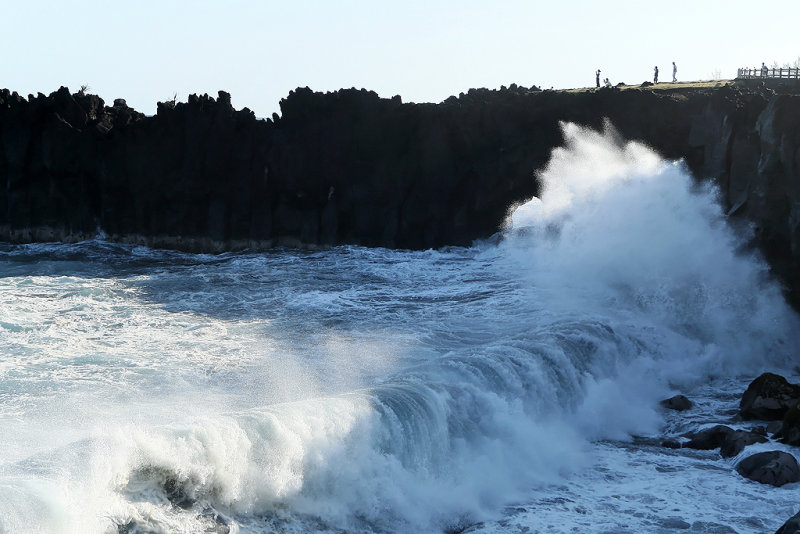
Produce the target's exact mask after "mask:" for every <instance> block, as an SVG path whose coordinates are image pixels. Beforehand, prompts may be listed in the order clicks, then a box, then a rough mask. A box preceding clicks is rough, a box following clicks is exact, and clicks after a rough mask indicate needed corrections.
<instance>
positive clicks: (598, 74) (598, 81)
mask: <svg viewBox="0 0 800 534" xmlns="http://www.w3.org/2000/svg"><path fill="white" fill-rule="evenodd" d="M594 74H595V77H596V78H595V81H596V83H597V87H600V69H597V72H595V73H594Z"/></svg>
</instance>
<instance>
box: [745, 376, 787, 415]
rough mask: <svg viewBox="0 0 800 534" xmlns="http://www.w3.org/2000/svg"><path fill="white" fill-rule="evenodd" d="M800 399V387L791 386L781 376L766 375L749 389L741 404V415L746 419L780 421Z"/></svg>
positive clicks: (759, 378)
mask: <svg viewBox="0 0 800 534" xmlns="http://www.w3.org/2000/svg"><path fill="white" fill-rule="evenodd" d="M798 398H800V386H798V385H796V384H790V383H789V382H788V381H787V380H786V379H785V378H784V377H782V376H780V375H776V374H773V373H764V374H762V375H761V376H759V377H758V378H756V379H755V380H753V381H752V382H751V383H750V385H749V386H748V387H747V390H746V391H745V392H744V394H743V395H742V400H741V402H740V403H739V413H740V414H741V416H742V417H743V418H744V419H761V420H766V421H775V420H780V419H783V417H784V415H785V414H786V411H787V410H788V409H789V408H790V407H792V406H793V405H795V404H796V403H797V399H798Z"/></svg>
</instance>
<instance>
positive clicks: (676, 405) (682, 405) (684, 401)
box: [661, 395, 693, 412]
mask: <svg viewBox="0 0 800 534" xmlns="http://www.w3.org/2000/svg"><path fill="white" fill-rule="evenodd" d="M661 406H663V407H664V408H666V409H668V410H675V411H678V412H682V411H684V410H689V409H690V408H691V407H692V406H693V404H692V401H690V400H689V399H688V398H686V396H685V395H675V396H674V397H670V398H668V399H664V400H662V401H661Z"/></svg>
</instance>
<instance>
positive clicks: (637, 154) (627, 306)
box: [0, 124, 800, 533]
mask: <svg viewBox="0 0 800 534" xmlns="http://www.w3.org/2000/svg"><path fill="white" fill-rule="evenodd" d="M563 133H564V139H565V141H564V146H562V147H560V148H558V149H556V150H554V151H553V153H552V156H551V159H550V161H549V163H548V164H547V165H546V167H545V168H543V169H539V170H536V172H537V173H538V178H539V180H540V181H541V183H542V184H543V185H542V193H541V195H540V198H534V199H531V200H530V201H528V202H526V203H523V204H520V205H518V206H510V207H509V216H508V220H507V222H506V225H505V227H504V228H503V229H502V230H501V231H500V232H499V233H498V234H497V235H496V236H495V237H494V238H492V239H490V240H487V241H485V242H478V243H475V244H474V245H473V246H471V247H468V248H447V249H442V250H436V251H433V250H428V251H403V250H387V249H368V248H362V247H355V246H348V247H336V248H333V249H330V250H324V251H309V250H288V249H279V250H271V251H267V252H249V251H245V252H240V253H228V254H221V255H202V254H201V255H196V254H185V253H179V252H173V251H163V250H153V249H148V248H145V247H140V246H132V245H120V244H113V243H109V242H107V241H105V240H103V239H102V238H98V239H96V240H92V241H88V242H84V243H78V244H34V245H0V303H1V304H2V305H1V306H0V532H3V533H27V532H31V533H33V532H43V533H50V532H54V533H62V532H63V533H108V532H111V533H117V532H120V533H121V532H125V533H133V532H142V533H145V532H146V533H161V532H163V533H172V532H176V533H195V532H218V533H222V532H241V533H262V532H278V533H300V532H330V533H343V532H346V533H350V532H358V533H388V532H401V533H405V532H432V533H433V532H448V533H455V532H470V533H479V532H480V533H494V532H529V533H533V532H542V533H567V532H581V533H601V532H602V533H612V532H613V533H625V532H629V533H643V532H649V533H669V532H705V533H730V532H733V533H756V532H771V531H774V530H776V529H777V528H778V527H779V526H780V525H781V524H782V523H783V521H784V520H785V519H786V518H788V517H790V516H791V515H793V514H794V513H796V512H797V511H798V510H797V508H796V507H797V502H796V501H797V499H796V490H797V484H790V485H787V486H785V487H783V488H773V487H771V486H764V485H761V484H757V483H755V482H751V481H748V480H745V479H744V478H742V477H740V476H738V475H737V474H736V472H735V464H736V463H737V462H738V461H739V460H740V459H741V458H742V457H744V456H745V455H748V454H752V453H753V452H758V451H760V450H768V449H774V448H776V447H777V448H780V447H782V446H781V445H776V444H774V443H773V444H765V445H755V446H751V447H748V448H747V449H746V450H745V451H744V452H743V453H742V454H741V455H740V456H738V457H736V458H729V459H723V458H720V456H719V454H718V452H717V451H692V450H687V449H678V450H673V449H668V448H664V447H662V446H660V441H661V440H662V439H663V438H664V437H667V436H677V435H679V434H681V433H683V432H688V431H691V430H697V429H698V428H700V427H702V426H704V425H710V424H715V423H717V422H722V421H728V420H730V419H731V418H732V417H733V416H734V415H735V412H736V408H737V406H738V397H739V395H741V393H742V392H743V391H744V389H745V388H746V386H747V384H748V383H749V381H750V380H752V379H753V378H755V376H757V375H758V374H760V373H761V372H764V371H772V372H778V373H781V374H784V375H785V376H787V377H788V378H789V379H790V381H798V380H800V378H798V377H797V376H796V375H797V372H798V371H797V370H796V369H795V367H794V366H795V365H796V363H797V362H796V357H797V354H798V347H800V319H798V317H797V315H796V314H795V313H794V312H793V311H792V310H791V309H790V308H789V307H788V306H787V304H786V303H785V301H784V299H783V297H782V295H781V290H780V287H779V285H778V284H777V283H776V282H775V281H774V280H772V279H771V278H770V276H769V270H768V267H767V265H766V264H765V263H764V261H763V260H762V259H761V257H760V256H759V255H758V253H757V252H756V251H755V250H754V249H753V248H752V247H751V246H750V242H751V237H752V236H751V235H750V233H749V229H748V228H747V227H746V225H741V224H739V225H737V226H736V227H734V225H732V224H731V223H730V221H728V219H727V218H726V217H725V215H724V213H723V211H722V209H721V207H720V204H719V202H718V201H717V194H718V192H717V190H716V189H715V187H714V186H713V185H712V184H711V183H710V182H703V183H698V182H697V181H695V180H694V179H693V178H692V177H691V176H690V175H689V173H688V172H687V170H686V169H685V167H684V165H683V164H682V163H681V162H676V161H666V160H664V159H662V158H661V157H659V155H658V154H657V153H655V152H654V151H652V150H651V149H649V148H647V147H645V146H643V145H641V144H637V143H631V142H626V141H624V140H622V139H620V138H619V136H618V135H617V134H616V133H615V132H614V131H613V129H612V128H611V127H610V126H608V127H607V128H606V129H605V131H602V132H597V131H592V130H588V129H584V128H580V127H578V126H576V125H573V124H564V125H563ZM534 171H535V170H534V169H532V170H531V172H532V176H531V179H534V176H533V172H534ZM676 393H683V394H686V395H687V396H689V397H690V398H691V399H692V400H693V401H694V402H695V403H696V406H695V408H694V409H692V410H691V411H690V412H688V413H683V414H678V413H675V412H667V411H665V410H663V409H662V408H660V407H659V401H660V400H662V399H665V398H667V397H670V396H672V395H674V394H676ZM785 450H790V449H789V448H786V449H785Z"/></svg>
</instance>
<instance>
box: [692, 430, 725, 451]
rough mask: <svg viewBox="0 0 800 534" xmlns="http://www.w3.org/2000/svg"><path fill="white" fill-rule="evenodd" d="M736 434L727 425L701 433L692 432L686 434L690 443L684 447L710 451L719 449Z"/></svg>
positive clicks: (701, 431)
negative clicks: (729, 437)
mask: <svg viewBox="0 0 800 534" xmlns="http://www.w3.org/2000/svg"><path fill="white" fill-rule="evenodd" d="M733 433H734V430H733V429H732V428H731V427H729V426H725V425H716V426H713V427H711V428H706V429H705V430H700V431H699V432H691V433H689V434H686V436H685V437H687V438H689V441H688V442H686V443H684V444H683V446H684V447H687V448H689V449H698V450H703V451H708V450H711V449H719V448H720V447H722V445H723V444H724V443H725V440H726V439H727V438H728V436H730V435H731V434H733Z"/></svg>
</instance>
